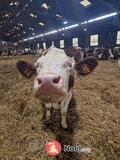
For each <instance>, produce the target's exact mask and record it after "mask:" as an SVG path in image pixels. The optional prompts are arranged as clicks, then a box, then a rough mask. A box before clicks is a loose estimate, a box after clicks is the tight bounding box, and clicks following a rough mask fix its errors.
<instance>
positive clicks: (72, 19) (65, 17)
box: [0, 0, 120, 41]
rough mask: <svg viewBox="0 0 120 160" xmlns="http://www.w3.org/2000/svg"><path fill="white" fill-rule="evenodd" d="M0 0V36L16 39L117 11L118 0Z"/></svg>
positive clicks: (119, 0) (2, 38)
mask: <svg viewBox="0 0 120 160" xmlns="http://www.w3.org/2000/svg"><path fill="white" fill-rule="evenodd" d="M81 1H83V0H0V40H6V41H19V40H21V39H24V38H26V37H30V36H34V35H37V34H41V33H44V32H47V31H49V30H53V29H57V28H60V27H64V26H67V25H72V24H74V23H78V22H82V21H85V20H87V19H90V18H94V17H97V16H101V15H104V14H109V13H111V12H117V13H118V17H117V18H118V19H117V23H118V24H119V21H120V19H119V12H120V0H89V2H90V3H91V5H90V6H89V7H84V6H83V5H82V4H81V3H80V2H81Z"/></svg>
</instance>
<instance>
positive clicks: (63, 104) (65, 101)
mask: <svg viewBox="0 0 120 160" xmlns="http://www.w3.org/2000/svg"><path fill="white" fill-rule="evenodd" d="M71 98H72V91H71V90H70V91H69V92H68V94H67V96H66V97H65V99H63V100H62V102H61V115H62V121H61V125H62V128H64V129H67V128H68V125H67V121H66V118H67V109H68V105H69V103H70V100H71Z"/></svg>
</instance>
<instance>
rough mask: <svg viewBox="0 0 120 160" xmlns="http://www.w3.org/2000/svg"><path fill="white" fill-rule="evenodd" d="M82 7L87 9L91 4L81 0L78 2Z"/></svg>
mask: <svg viewBox="0 0 120 160" xmlns="http://www.w3.org/2000/svg"><path fill="white" fill-rule="evenodd" d="M80 3H81V4H82V5H83V6H84V7H89V6H90V5H91V2H89V1H88V0H82V1H81V2H80Z"/></svg>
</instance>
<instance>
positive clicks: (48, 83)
mask: <svg viewBox="0 0 120 160" xmlns="http://www.w3.org/2000/svg"><path fill="white" fill-rule="evenodd" d="M96 66H97V60H96V59H95V58H94V57H89V58H86V59H84V60H82V61H80V62H79V63H75V61H74V58H70V57H68V56H67V55H66V54H65V52H64V51H63V50H61V49H51V50H49V51H48V53H47V54H45V55H43V56H42V57H40V58H39V59H38V60H37V61H36V63H35V64H34V65H32V64H30V63H28V62H25V61H18V62H17V69H18V70H19V71H20V73H21V74H23V75H24V76H25V77H26V78H30V77H31V76H32V75H34V74H35V75H36V77H35V80H34V87H33V92H34V95H35V96H37V97H40V98H41V99H45V98H49V99H51V101H53V102H55V101H58V100H60V99H61V98H63V97H64V96H66V95H67V93H68V91H69V90H70V87H72V86H73V82H74V75H75V71H77V73H78V75H83V76H84V75H87V74H89V73H91V72H92V71H93V70H94V68H95V67H96Z"/></svg>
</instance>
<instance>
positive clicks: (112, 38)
mask: <svg viewBox="0 0 120 160" xmlns="http://www.w3.org/2000/svg"><path fill="white" fill-rule="evenodd" d="M94 34H98V35H99V38H98V43H99V47H101V46H103V47H113V46H116V39H117V31H110V32H100V31H99V32H94V31H93V32H92V31H91V32H90V31H87V32H81V33H80V32H79V33H78V34H73V33H72V34H71V35H70V36H66V34H65V36H59V35H56V37H54V38H52V39H50V38H46V40H44V42H46V46H47V47H50V46H51V44H52V41H54V44H55V46H56V47H58V48H60V40H64V42H65V47H71V46H72V39H73V38H75V37H78V40H79V46H80V47H82V48H86V47H90V35H94ZM41 43H43V41H41ZM40 46H41V47H42V44H41V45H40Z"/></svg>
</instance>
